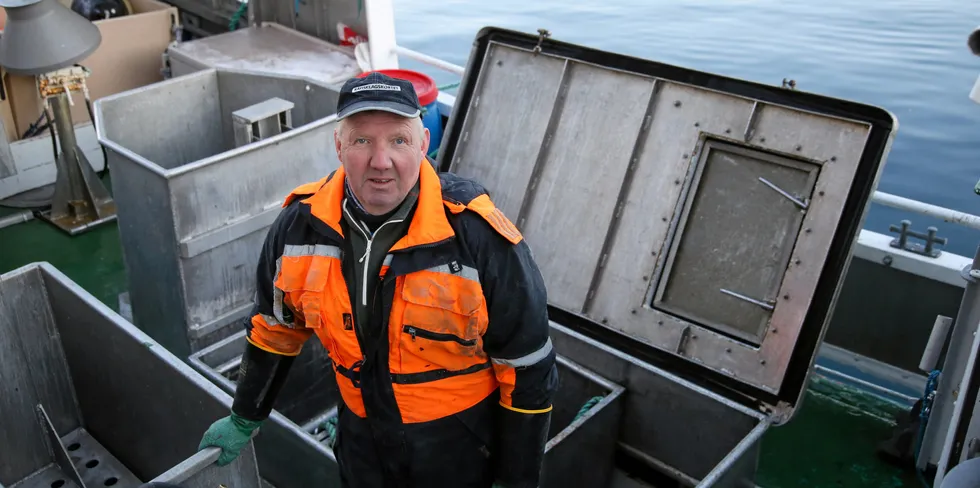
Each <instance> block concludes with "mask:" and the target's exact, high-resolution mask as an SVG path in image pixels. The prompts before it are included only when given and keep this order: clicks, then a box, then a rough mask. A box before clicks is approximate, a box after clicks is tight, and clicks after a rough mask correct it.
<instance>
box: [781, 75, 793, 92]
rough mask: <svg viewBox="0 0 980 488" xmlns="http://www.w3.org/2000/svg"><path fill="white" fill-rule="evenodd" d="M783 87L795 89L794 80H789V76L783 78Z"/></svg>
mask: <svg viewBox="0 0 980 488" xmlns="http://www.w3.org/2000/svg"><path fill="white" fill-rule="evenodd" d="M783 88H788V89H790V90H795V89H796V80H791V79H789V78H783Z"/></svg>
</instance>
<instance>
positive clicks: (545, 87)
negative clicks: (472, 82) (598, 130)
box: [453, 45, 565, 222]
mask: <svg viewBox="0 0 980 488" xmlns="http://www.w3.org/2000/svg"><path fill="white" fill-rule="evenodd" d="M485 63H486V66H485V67H484V69H483V71H482V74H481V76H480V79H479V80H477V83H478V84H479V85H480V98H482V99H484V100H491V101H492V103H484V104H481V103H480V102H479V100H476V101H474V103H473V107H472V109H471V110H472V112H473V114H474V115H473V116H472V117H471V118H467V120H466V122H465V123H464V126H463V136H462V139H463V141H464V142H466V144H465V145H464V146H463V147H461V148H460V150H459V151H458V152H457V153H456V156H455V157H454V158H453V164H454V165H457V166H459V167H465V168H468V171H469V173H468V174H469V175H470V177H472V178H474V179H476V180H477V181H480V182H481V183H482V184H484V185H485V186H486V187H487V188H492V189H493V190H492V191H491V195H492V196H493V200H494V204H495V205H496V206H497V207H498V208H500V210H501V211H502V212H503V213H504V215H506V216H508V217H509V218H510V219H511V220H514V221H515V222H516V221H517V216H518V213H520V210H521V203H522V202H523V201H524V196H525V194H526V193H527V186H528V184H529V183H530V181H531V173H532V172H533V171H534V166H535V164H534V163H535V161H537V159H538V154H539V153H540V152H541V150H542V144H543V143H544V142H545V141H547V140H549V139H550V135H546V131H547V130H548V125H549V121H550V120H551V119H552V117H553V116H552V113H553V112H554V111H555V110H558V111H560V110H561V109H560V107H557V106H556V105H557V104H559V103H560V101H559V99H558V95H559V87H560V86H561V84H562V80H563V73H564V68H565V62H564V61H562V60H557V59H552V58H545V59H534V60H529V59H527V57H526V56H525V55H524V54H523V53H521V52H518V51H514V50H513V49H509V48H507V47H505V46H496V45H495V46H492V47H491V48H490V52H489V53H488V54H487V59H486V61H485ZM528 107H534V108H535V109H534V110H528ZM516 141H533V142H532V143H527V144H516V143H515V142H516Z"/></svg>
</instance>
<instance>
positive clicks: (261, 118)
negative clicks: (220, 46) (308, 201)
mask: <svg viewBox="0 0 980 488" xmlns="http://www.w3.org/2000/svg"><path fill="white" fill-rule="evenodd" d="M336 101H337V92H336V91H335V90H332V89H329V88H327V87H325V86H323V85H320V84H317V83H315V82H312V81H310V80H307V79H304V78H298V77H288V76H271V75H264V74H256V73H249V72H245V71H239V70H229V69H220V70H215V69H208V70H203V71H199V72H196V73H193V74H189V75H186V76H182V77H179V78H173V79H170V80H166V81H163V82H160V83H155V84H152V85H148V86H146V87H141V88H138V89H135V90H131V91H127V92H123V93H120V94H117V95H113V96H109V97H105V98H102V99H100V100H98V101H96V103H95V118H96V128H97V131H98V137H99V142H100V143H101V144H102V145H103V146H104V147H105V148H106V150H107V153H108V163H109V168H110V171H111V173H112V186H113V197H114V199H115V201H116V204H117V206H118V223H119V233H120V238H121V240H122V247H123V254H124V259H125V262H126V267H127V270H128V273H129V291H130V297H129V299H130V303H131V305H132V311H133V318H134V323H135V324H136V325H137V326H138V327H140V328H141V329H142V330H144V331H146V332H147V333H148V334H149V335H150V336H151V337H153V338H154V339H156V340H158V341H159V342H161V343H162V344H163V345H164V346H165V347H166V348H167V349H168V350H170V351H172V352H173V353H174V354H176V355H177V356H178V357H184V358H186V357H187V356H188V355H189V354H190V353H192V352H194V351H197V350H199V349H201V348H203V347H205V346H207V345H209V344H211V343H213V342H215V341H217V340H220V339H222V338H224V337H227V336H228V335H230V334H232V333H234V332H236V331H237V330H240V323H241V322H240V321H241V319H242V318H244V317H245V316H246V315H247V314H248V312H249V309H250V307H251V304H252V298H253V295H254V287H255V268H256V264H257V262H258V256H259V250H260V249H261V247H262V243H263V241H264V239H265V235H266V232H267V229H268V227H269V225H270V224H271V223H272V222H273V221H274V220H275V218H276V216H277V215H278V214H279V211H280V209H281V208H280V206H281V204H282V201H283V198H284V197H285V196H286V195H287V194H288V193H289V191H290V190H292V189H293V188H295V187H296V186H299V185H301V184H303V183H307V182H311V181H316V180H318V179H320V178H323V177H324V176H326V175H327V174H328V173H329V172H330V171H332V170H334V169H336V168H337V167H338V166H339V164H340V163H339V161H338V160H337V155H336V150H335V148H334V143H333V129H334V126H335V125H336V123H335V121H334V120H335V118H334V116H333V114H334V112H335V111H336Z"/></svg>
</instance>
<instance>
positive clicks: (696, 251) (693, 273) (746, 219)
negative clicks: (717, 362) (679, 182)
mask: <svg viewBox="0 0 980 488" xmlns="http://www.w3.org/2000/svg"><path fill="white" fill-rule="evenodd" d="M818 170H819V167H818V166H816V165H814V164H810V163H806V162H803V161H796V160H792V159H788V158H782V157H779V156H774V155H771V154H767V153H763V152H760V151H755V150H749V149H743V148H740V147H738V146H735V145H732V144H727V143H720V142H715V141H708V142H706V143H705V147H704V149H703V150H702V151H701V160H700V161H698V168H697V170H696V172H695V174H694V177H693V179H692V181H691V189H690V190H689V192H688V198H687V201H686V202H684V203H685V206H684V209H683V211H682V213H681V217H680V221H679V225H678V226H677V230H676V232H675V233H674V235H673V238H672V239H671V241H672V243H671V247H670V250H669V252H668V253H667V256H666V258H665V266H664V272H663V275H662V276H661V277H660V280H659V281H660V285H659V286H658V288H657V293H656V296H655V298H654V301H653V304H652V305H653V306H654V307H658V308H662V309H664V310H666V311H667V312H670V313H673V314H675V315H678V316H680V317H683V318H685V319H687V320H688V321H690V322H692V323H696V324H699V325H703V326H706V327H709V328H712V329H715V330H717V331H719V332H722V333H726V334H729V335H731V336H734V337H736V338H739V339H742V340H745V341H747V342H749V343H750V344H753V345H758V344H760V343H761V342H762V338H763V336H764V335H765V334H766V332H767V329H768V328H769V321H770V318H771V311H772V308H773V306H774V304H775V302H776V300H777V298H778V297H777V296H776V294H777V292H778V291H779V287H780V284H781V283H782V278H783V272H784V270H785V269H786V267H787V266H788V265H789V262H788V261H789V257H790V254H791V253H792V252H793V247H794V245H795V244H796V238H797V234H798V233H799V232H800V224H801V222H802V220H803V215H804V213H805V212H804V211H805V208H806V206H807V205H808V203H809V202H810V198H811V193H812V191H813V183H814V181H815V180H816V176H817V172H818Z"/></svg>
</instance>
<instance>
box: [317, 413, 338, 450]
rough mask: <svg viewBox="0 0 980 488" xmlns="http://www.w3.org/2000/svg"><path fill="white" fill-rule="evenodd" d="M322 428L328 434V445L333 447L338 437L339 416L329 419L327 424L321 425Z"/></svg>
mask: <svg viewBox="0 0 980 488" xmlns="http://www.w3.org/2000/svg"><path fill="white" fill-rule="evenodd" d="M320 428H321V429H323V430H325V431H326V432H327V445H329V446H333V441H334V438H335V437H336V435H337V416H336V415H335V416H333V417H330V418H328V419H327V421H326V422H324V423H322V424H320Z"/></svg>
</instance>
